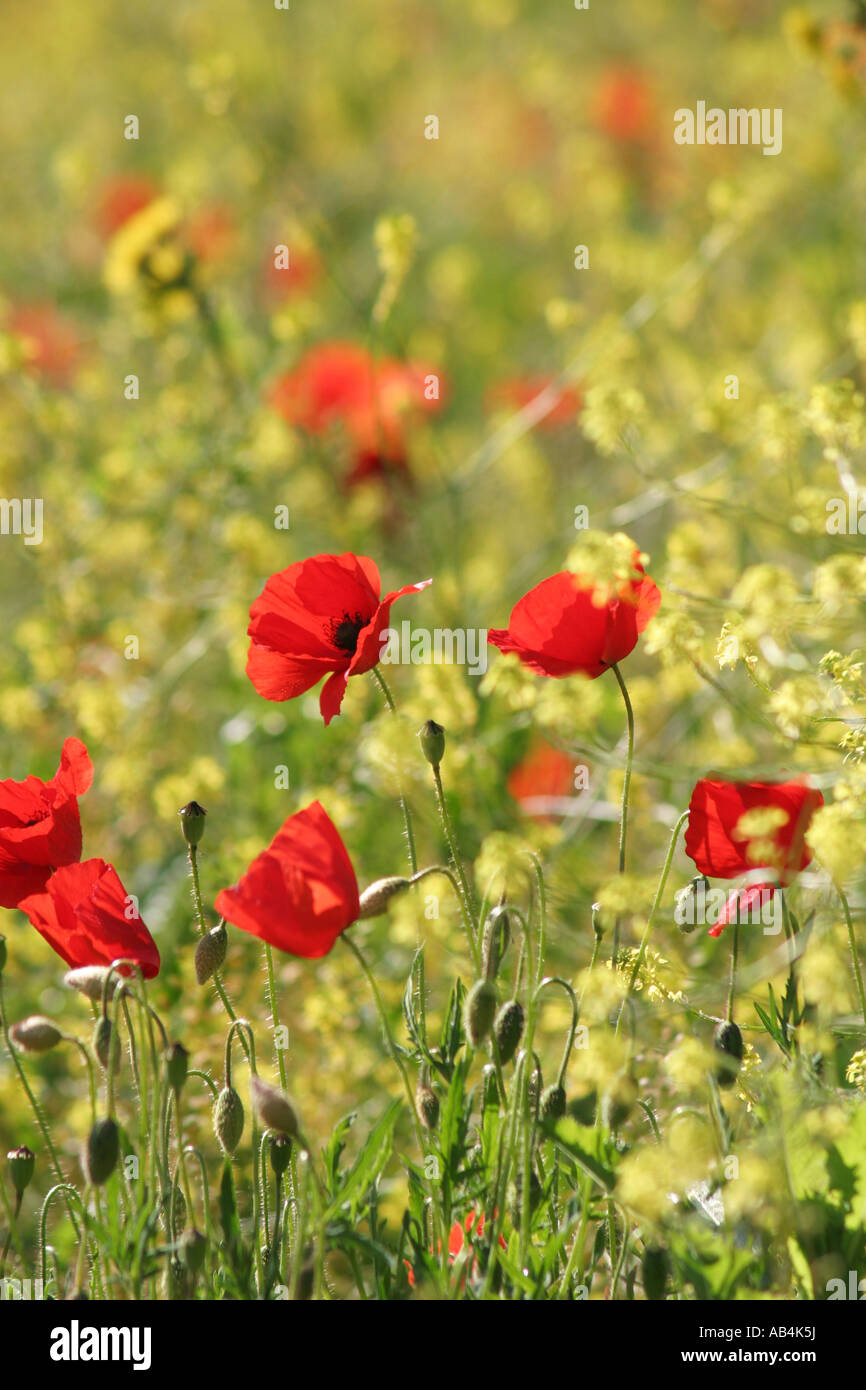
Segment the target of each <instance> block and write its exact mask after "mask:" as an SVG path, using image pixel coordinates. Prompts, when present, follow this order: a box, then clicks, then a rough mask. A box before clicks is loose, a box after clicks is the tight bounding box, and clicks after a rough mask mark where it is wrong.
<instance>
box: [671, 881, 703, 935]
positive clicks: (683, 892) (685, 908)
mask: <svg viewBox="0 0 866 1390" xmlns="http://www.w3.org/2000/svg"><path fill="white" fill-rule="evenodd" d="M709 886H710V880H709V879H708V878H707V877H706V875H705V874H695V877H694V878H693V879H691V880H690V881H689V882H688V883H687V884H686V886H685V888H682V889H680V891H679V893H677V895H676V902H677V905H676V909H675V911H674V919H675V921H676V924H677V926H678V927H679V929H680V931H681V932H682V933H683V935H684V936H690V935H691V933H692V932H693V931H695V930H696V928H697V927H699V926H700V925H701V924H702V922H703V921H704V919H705V917H706V902H707V897H706V895H707V889H708V888H709Z"/></svg>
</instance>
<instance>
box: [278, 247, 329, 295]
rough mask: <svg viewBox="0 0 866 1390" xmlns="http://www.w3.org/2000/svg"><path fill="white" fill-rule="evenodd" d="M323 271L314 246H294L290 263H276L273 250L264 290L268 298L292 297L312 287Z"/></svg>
mask: <svg viewBox="0 0 866 1390" xmlns="http://www.w3.org/2000/svg"><path fill="white" fill-rule="evenodd" d="M321 273H322V263H321V260H320V258H319V254H318V252H317V251H316V250H315V248H314V247H312V246H292V247H290V249H289V264H288V265H287V266H277V265H275V264H274V256H273V252H271V253H269V254H268V258H267V261H266V262H265V268H264V292H265V295H266V297H267V298H268V299H272V300H278V301H281V300H284V299H291V298H293V297H294V296H295V295H300V294H304V293H305V291H307V290H310V289H312V287H313V285H315V284H316V282H317V280H318V279H319V277H320V275H321Z"/></svg>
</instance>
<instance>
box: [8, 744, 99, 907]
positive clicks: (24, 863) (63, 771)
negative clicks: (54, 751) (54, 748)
mask: <svg viewBox="0 0 866 1390" xmlns="http://www.w3.org/2000/svg"><path fill="white" fill-rule="evenodd" d="M92 781H93V764H92V763H91V761H90V757H89V755H88V752H87V749H86V748H85V746H84V744H83V743H82V742H81V740H80V739H78V738H68V739H67V740H66V741H65V743H64V745H63V751H62V753H61V755H60V766H59V767H58V769H57V771H56V772H55V774H54V776H53V777H52V778H51V780H50V781H48V782H43V781H42V779H41V778H39V777H32V776H31V777H25V778H24V781H23V782H14V781H13V780H12V779H11V778H8V779H7V780H6V781H2V782H0V906H2V907H17V906H18V905H19V903H20V902H21V899H22V898H24V897H27V895H28V894H30V893H38V892H40V891H41V889H42V888H44V886H45V883H46V881H47V879H48V876H49V874H50V873H51V870H52V869H56V868H58V867H59V866H60V865H63V864H73V863H74V862H75V861H76V860H77V859H80V857H81V820H80V817H79V814H78V797H79V796H83V795H84V793H85V792H86V791H87V790H88V788H89V786H90V784H91V782H92Z"/></svg>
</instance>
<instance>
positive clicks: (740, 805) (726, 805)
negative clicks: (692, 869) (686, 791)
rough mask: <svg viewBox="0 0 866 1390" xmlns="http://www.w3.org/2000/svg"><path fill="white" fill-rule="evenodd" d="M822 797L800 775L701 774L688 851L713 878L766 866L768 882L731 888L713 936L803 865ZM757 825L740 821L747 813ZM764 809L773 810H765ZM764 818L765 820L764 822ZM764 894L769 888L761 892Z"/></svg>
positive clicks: (691, 809)
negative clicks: (738, 777) (740, 777)
mask: <svg viewBox="0 0 866 1390" xmlns="http://www.w3.org/2000/svg"><path fill="white" fill-rule="evenodd" d="M823 804H824V798H823V796H822V795H821V793H820V792H819V791H816V790H815V789H814V788H812V787H809V786H808V785H807V784H806V783H805V782H803V781H801V780H795V781H790V782H729V781H726V780H725V779H723V778H719V779H712V778H706V777H705V778H702V779H701V781H700V782H698V784H697V786H696V787H695V789H694V791H693V792H692V797H691V801H690V802H689V823H688V827H687V829H686V835H685V847H686V853H687V854H688V856H689V858H690V859H692V860H693V862H694V864H695V866H696V868H697V869H698V870H699V871H700V872H701V873H703V874H706V875H707V877H709V878H738V877H739V876H740V875H741V874H747V873H752V872H754V870H755V869H764V868H766V869H768V870H770V871H771V876H770V878H769V879H768V881H767V882H762V883H755V884H750V885H748V887H746V888H744V889H739V890H737V891H735V892H733V893H732V894H731V895H730V896H729V898H728V900H727V902H726V903H725V906H724V907H723V908H722V911H721V913H720V914H719V916H718V918H717V920H716V922H715V924H714V926H713V927H712V928H711V930H710V935H711V936H718V935H719V934H720V933H721V931H722V928H723V927H724V926H726V925H727V924H728V923H729V922H732V921H734V920H735V918H736V916H737V913H738V912H739V914H740V916H741V918H742V917H746V916H747V915H748V914H749V913H750V912H752V911H754V910H755V909H756V908H759V907H760V906H761V905H762V903H765V902H767V901H768V900H769V899H770V898H772V896H773V893H774V892H775V889H776V887H777V886H778V887H785V886H786V885H787V884H789V883H790V882H791V881H792V880H793V879H794V878H795V877H796V875H797V874H798V873H799V872H800V871H801V869H805V867H806V865H807V864H808V863H809V862H810V860H811V858H812V855H811V852H810V850H809V848H808V846H807V845H806V831H807V829H808V827H809V822H810V821H811V819H812V816H813V815H814V814H815V811H817V809H818V807H819V806H823ZM750 812H752V813H756V814H755V815H754V816H753V825H752V826H748V825H747V826H746V827H745V828H742V827H741V824H740V823H741V821H742V819H743V817H744V816H745V815H746V814H747V813H750ZM761 812H769V813H770V814H769V815H768V816H761V814H760V813H761ZM762 822H763V823H762ZM761 894H765V895H766V896H764V897H763V898H762V897H761Z"/></svg>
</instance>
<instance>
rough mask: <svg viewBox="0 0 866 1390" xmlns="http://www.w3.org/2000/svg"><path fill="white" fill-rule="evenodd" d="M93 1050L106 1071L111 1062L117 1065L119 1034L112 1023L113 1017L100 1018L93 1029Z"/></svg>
mask: <svg viewBox="0 0 866 1390" xmlns="http://www.w3.org/2000/svg"><path fill="white" fill-rule="evenodd" d="M92 1045H93V1051H94V1052H95V1053H96V1056H97V1057H98V1058H99V1061H100V1063H101V1064H102V1066H103V1068H104V1069H105V1071H108V1067H109V1062H111V1063H112V1065H116V1063H117V1056H118V1041H117V1034H116V1033H115V1031H114V1028H113V1027H112V1025H111V1019H110V1018H105V1017H104V1016H103V1017H102V1018H98V1019H97V1020H96V1025H95V1027H94V1029H93V1044H92Z"/></svg>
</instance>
